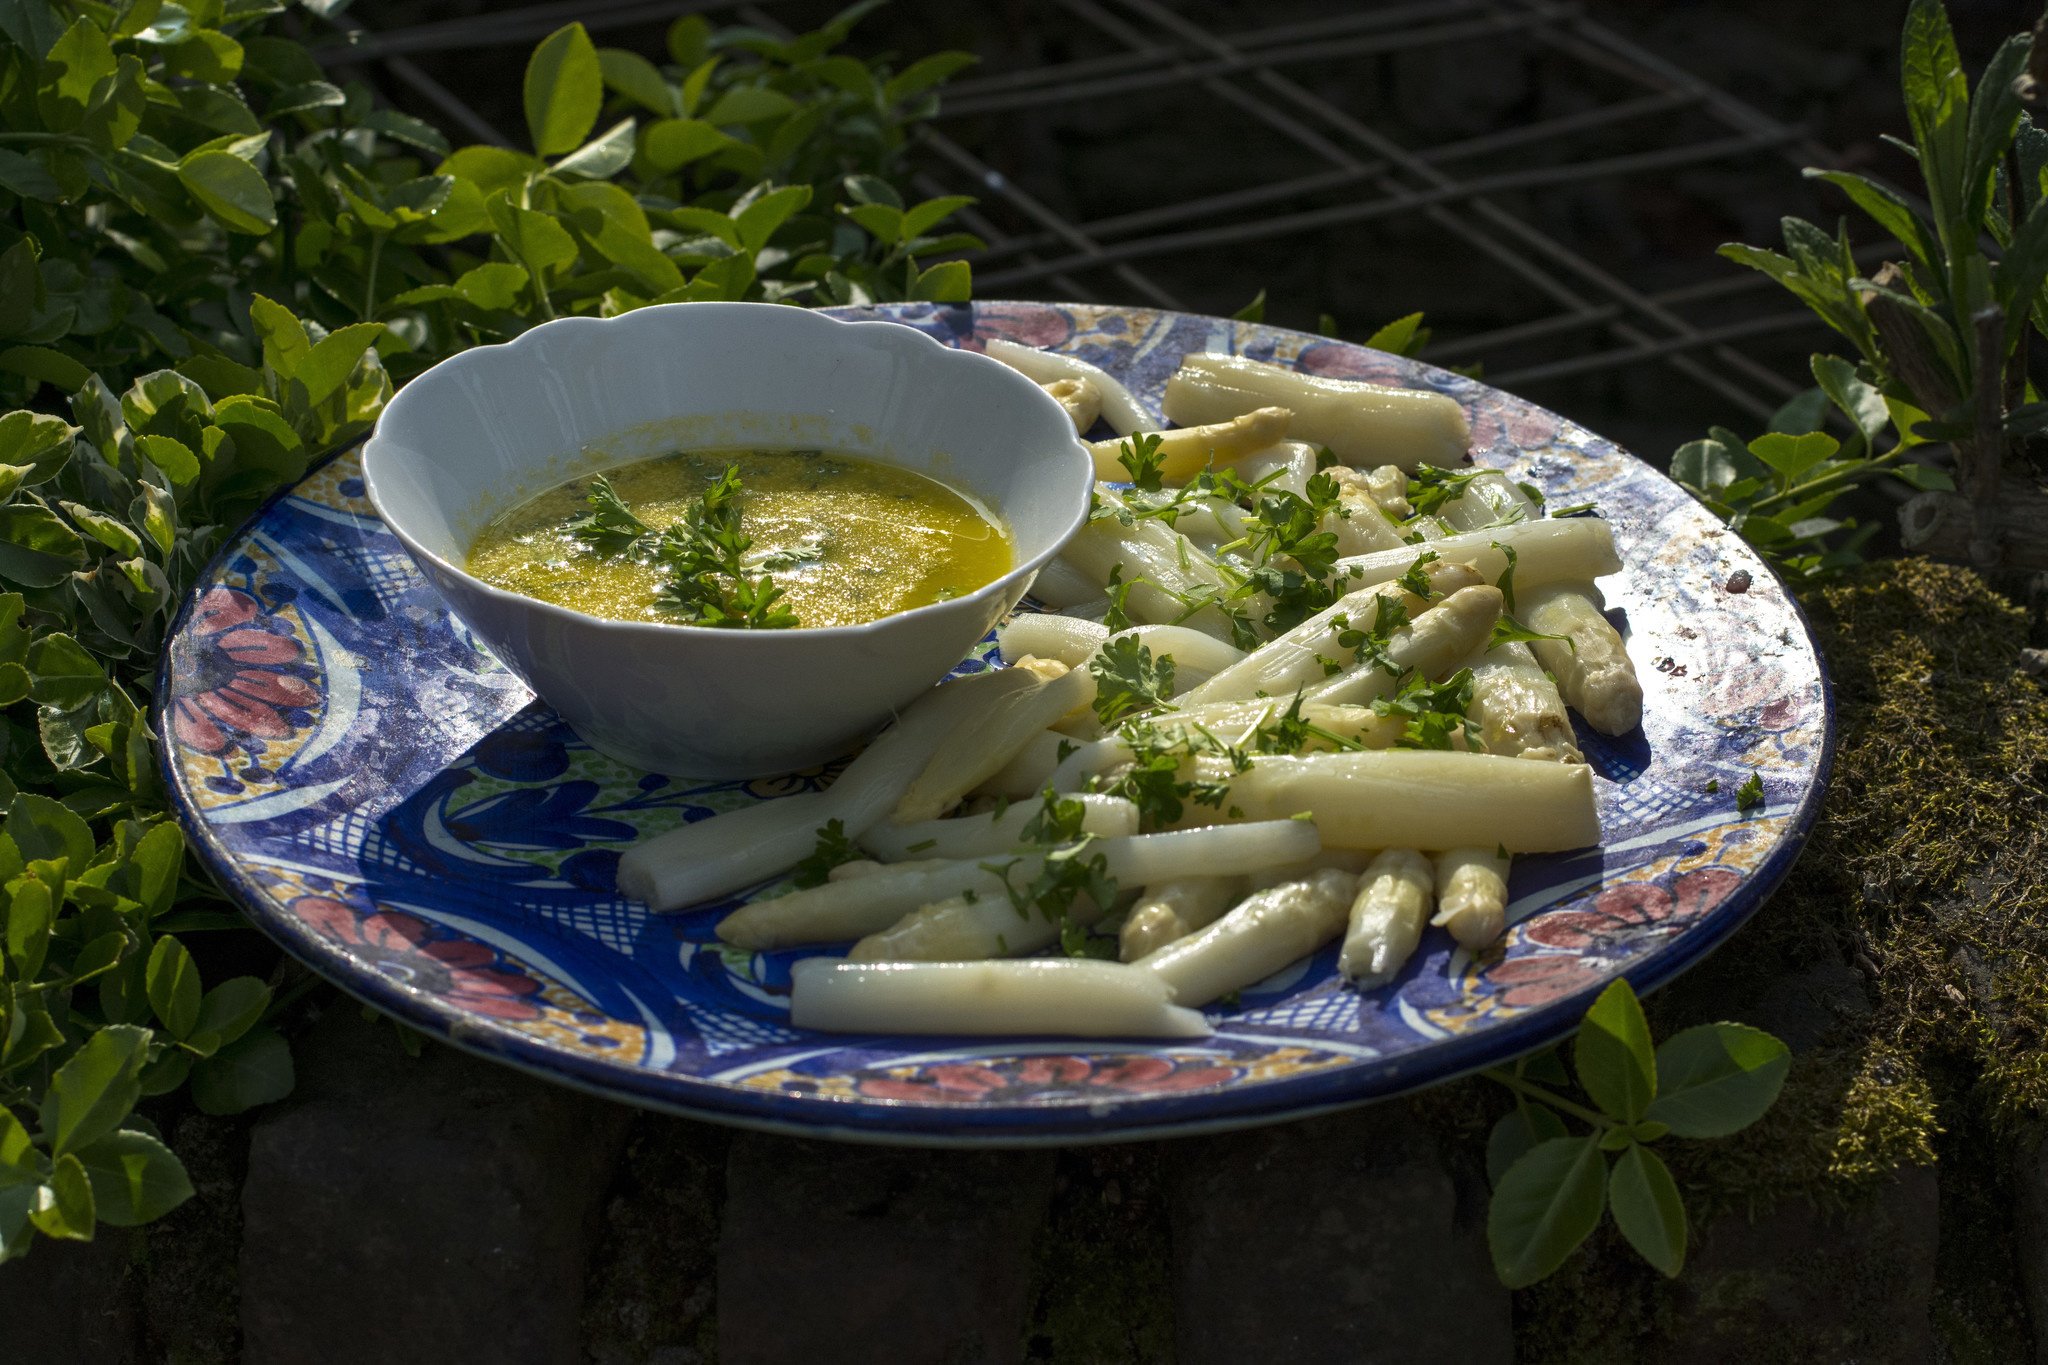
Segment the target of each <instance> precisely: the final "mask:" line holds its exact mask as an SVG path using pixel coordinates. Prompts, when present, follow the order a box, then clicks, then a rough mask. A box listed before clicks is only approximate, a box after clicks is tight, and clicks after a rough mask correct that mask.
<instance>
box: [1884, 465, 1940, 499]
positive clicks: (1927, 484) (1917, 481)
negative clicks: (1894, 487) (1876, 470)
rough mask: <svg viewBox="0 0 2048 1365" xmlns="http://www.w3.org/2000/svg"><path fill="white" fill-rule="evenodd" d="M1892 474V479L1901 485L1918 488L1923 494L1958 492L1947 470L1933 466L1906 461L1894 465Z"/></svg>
mask: <svg viewBox="0 0 2048 1365" xmlns="http://www.w3.org/2000/svg"><path fill="white" fill-rule="evenodd" d="M1891 473H1892V477H1893V478H1895V479H1897V480H1898V481H1899V482H1900V483H1903V484H1907V485H1910V486H1911V487H1914V488H1917V489H1919V490H1920V491H1921V492H1923V493H1953V492H1955V491H1956V481H1955V480H1954V479H1952V478H1950V477H1949V476H1948V472H1947V471H1946V470H1941V469H1936V468H1935V467H1934V466H1933V465H1928V464H1914V463H1912V462H1911V461H1906V462H1904V463H1901V464H1896V465H1893V466H1892V469H1891Z"/></svg>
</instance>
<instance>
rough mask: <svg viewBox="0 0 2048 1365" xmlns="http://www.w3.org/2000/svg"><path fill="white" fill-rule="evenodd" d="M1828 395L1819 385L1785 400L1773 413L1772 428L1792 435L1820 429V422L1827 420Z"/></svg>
mask: <svg viewBox="0 0 2048 1365" xmlns="http://www.w3.org/2000/svg"><path fill="white" fill-rule="evenodd" d="M1827 415H1828V396H1827V394H1826V392H1825V391H1823V390H1822V389H1821V388H1820V387H1819V386H1815V387H1814V388H1810V389H1802V390H1801V391H1800V392H1798V393H1796V394H1794V395H1793V396H1792V397H1790V398H1788V399H1786V400H1785V403H1784V406H1782V407H1780V408H1779V409H1778V410H1777V411H1776V412H1775V413H1773V414H1771V420H1770V424H1769V425H1770V429H1771V430H1772V431H1782V432H1787V433H1790V434H1792V435H1804V434H1805V433H1807V432H1809V431H1819V430H1820V424H1821V423H1822V422H1823V421H1825V420H1827Z"/></svg>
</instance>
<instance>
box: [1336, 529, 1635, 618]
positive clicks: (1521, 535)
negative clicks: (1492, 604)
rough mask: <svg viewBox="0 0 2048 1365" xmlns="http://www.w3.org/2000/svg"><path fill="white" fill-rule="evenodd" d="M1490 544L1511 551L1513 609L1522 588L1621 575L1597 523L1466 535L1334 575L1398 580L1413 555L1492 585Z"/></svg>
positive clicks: (1368, 558) (1498, 559) (1364, 558)
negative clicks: (1461, 566) (1470, 571)
mask: <svg viewBox="0 0 2048 1365" xmlns="http://www.w3.org/2000/svg"><path fill="white" fill-rule="evenodd" d="M1495 541H1499V542H1500V543H1501V544H1503V545H1511V546H1513V547H1514V550H1515V554H1516V556H1517V559H1516V563H1515V596H1516V601H1517V603H1519V602H1520V600H1521V594H1522V592H1523V590H1524V589H1527V588H1536V587H1543V586H1545V585H1547V584H1551V583H1576V584H1579V585H1580V586H1581V587H1582V588H1583V586H1584V585H1585V584H1587V583H1590V582H1591V581H1592V580H1594V579H1596V578H1599V577H1600V576H1602V575H1603V574H1611V573H1618V572H1620V570H1621V557H1620V556H1619V555H1617V554H1616V553H1615V550H1614V532H1613V531H1612V530H1610V529H1609V528H1608V525H1607V523H1606V522H1604V521H1602V520H1600V519H1599V518H1598V517H1571V518H1568V519H1566V520H1564V521H1533V522H1525V523H1523V524H1521V525H1518V526H1502V527H1500V528H1498V529H1497V530H1488V531H1466V532H1462V533H1460V534H1458V535H1455V536H1446V537H1444V538H1443V539H1442V540H1433V541H1430V542H1428V543H1427V544H1423V545H1404V546H1402V547H1401V548H1400V549H1398V550H1375V551H1374V552H1373V553H1371V554H1369V555H1354V556H1352V557H1351V558H1349V559H1340V560H1338V561H1337V565H1336V567H1337V570H1338V571H1339V572H1348V573H1349V574H1350V575H1351V576H1352V580H1353V581H1354V582H1357V583H1359V584H1360V585H1361V586H1367V585H1370V584H1374V583H1385V582H1387V581H1389V580H1390V579H1395V578H1399V577H1400V576H1401V575H1402V574H1404V573H1406V572H1408V570H1409V569H1410V568H1411V567H1412V566H1413V565H1414V563H1415V558H1416V556H1417V555H1418V554H1420V553H1423V552H1425V551H1434V552H1435V553H1436V554H1437V555H1439V556H1441V557H1442V558H1444V559H1445V560H1449V561H1453V562H1462V563H1468V564H1471V565H1472V566H1473V567H1474V568H1475V569H1477V570H1478V572H1479V574H1480V576H1481V577H1482V578H1484V579H1485V580H1486V581H1487V582H1489V583H1492V582H1496V581H1498V579H1499V578H1500V576H1501V572H1502V570H1504V569H1506V568H1507V566H1508V561H1507V556H1506V555H1504V554H1502V553H1501V552H1500V551H1499V550H1497V549H1495V548H1494V542H1495ZM1517 615H1518V616H1519V615H1520V613H1517Z"/></svg>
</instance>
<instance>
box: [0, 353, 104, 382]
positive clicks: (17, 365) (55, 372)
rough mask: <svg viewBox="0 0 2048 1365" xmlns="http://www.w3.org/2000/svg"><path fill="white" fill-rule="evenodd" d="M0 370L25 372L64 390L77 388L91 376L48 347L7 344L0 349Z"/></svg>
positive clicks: (72, 361)
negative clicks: (6, 346) (7, 345)
mask: <svg viewBox="0 0 2048 1365" xmlns="http://www.w3.org/2000/svg"><path fill="white" fill-rule="evenodd" d="M0 370H7V371H9V372H10V373H13V374H20V375H27V376H28V377H29V378H30V379H37V380H41V381H42V382H43V383H45V384H50V385H53V386H54V387H56V388H59V389H62V390H63V391H64V392H65V393H71V392H73V391H75V390H77V389H78V388H79V387H81V386H82V385H83V384H84V383H85V381H86V380H87V379H89V378H91V377H92V371H90V370H88V369H86V368H85V366H83V365H81V364H80V363H79V362H77V361H76V360H73V359H72V358H71V357H70V356H68V355H65V354H64V353H63V352H62V351H53V350H51V349H50V348H49V347H48V346H9V347H8V348H7V349H6V350H4V351H0Z"/></svg>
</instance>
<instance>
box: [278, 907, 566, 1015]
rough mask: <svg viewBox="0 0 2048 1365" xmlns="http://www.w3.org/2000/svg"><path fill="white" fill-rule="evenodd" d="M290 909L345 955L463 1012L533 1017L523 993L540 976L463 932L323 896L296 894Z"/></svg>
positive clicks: (533, 989)
mask: <svg viewBox="0 0 2048 1365" xmlns="http://www.w3.org/2000/svg"><path fill="white" fill-rule="evenodd" d="M291 908H292V913H293V914H295V915H297V916H298V917H299V918H300V919H301V920H303V921H305V923H306V925H307V926H308V927H309V928H311V929H313V930H314V931H315V932H317V933H319V934H320V935H322V936H323V937H325V938H328V939H331V940H333V941H334V942H336V943H339V944H341V945H342V946H343V947H344V948H346V949H348V951H349V954H350V956H352V957H354V958H355V959H356V960H357V961H359V962H363V963H365V964H367V965H369V966H371V967H373V968H375V969H376V970H377V971H379V972H381V973H383V974H384V975H385V976H388V977H390V978H391V979H392V980H394V981H398V982H401V983H403V984H405V985H408V986H412V987H414V988H415V989H418V990H423V991H426V992H428V993H429V994H431V995H437V996H440V997H441V998H442V999H443V1000H446V1001H447V1002H448V1003H449V1004H450V1005H453V1006H454V1007H455V1008H456V1009H459V1010H461V1011H463V1012H464V1013H465V1014H488V1015H490V1016H491V1017H493V1018H495V1019H538V1018H540V1014H541V1012H540V1007H539V1006H538V1005H536V1004H535V1003H534V1002H533V1001H532V1000H530V999H528V997H529V996H532V995H534V994H536V993H538V992H539V990H540V982H538V981H536V980H534V979H533V978H532V977H530V976H527V975H525V974H524V973H521V972H516V971H508V970H506V969H505V968H504V966H503V965H502V964H501V960H500V959H499V957H498V954H497V953H496V952H494V951H492V950H491V949H490V948H487V947H485V946H484V945H483V944H481V943H477V942H475V941H473V940H470V939H464V938H436V937H435V936H434V929H433V927H432V926H431V925H429V924H428V923H427V922H426V921H425V920H423V919H421V918H419V917H418V916H417V915H407V914H401V913H399V912H397V911H391V910H385V911H379V912H378V913H376V914H373V915H359V914H357V913H356V911H354V910H352V909H350V908H349V907H348V906H346V905H344V904H342V903H341V902H340V901H338V900H333V899H331V898H329V897H327V896H301V897H299V898H298V899H297V900H295V901H293V902H292V903H291Z"/></svg>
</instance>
